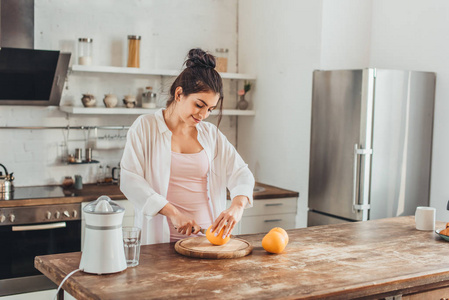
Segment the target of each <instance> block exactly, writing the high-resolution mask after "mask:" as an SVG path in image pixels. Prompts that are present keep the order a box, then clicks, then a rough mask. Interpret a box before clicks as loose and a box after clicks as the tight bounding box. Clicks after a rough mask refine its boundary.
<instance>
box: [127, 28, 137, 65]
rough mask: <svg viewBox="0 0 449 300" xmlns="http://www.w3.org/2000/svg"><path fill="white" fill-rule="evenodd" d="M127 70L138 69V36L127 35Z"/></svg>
mask: <svg viewBox="0 0 449 300" xmlns="http://www.w3.org/2000/svg"><path fill="white" fill-rule="evenodd" d="M127 66H128V67H129V68H140V35H128V64H127Z"/></svg>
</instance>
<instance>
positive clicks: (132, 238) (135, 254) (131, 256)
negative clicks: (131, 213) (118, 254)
mask: <svg viewBox="0 0 449 300" xmlns="http://www.w3.org/2000/svg"><path fill="white" fill-rule="evenodd" d="M140 237H141V233H140V228H139V227H123V247H125V258H126V265H127V266H128V268H129V267H135V266H137V265H138V264H139V256H140V240H141V239H140Z"/></svg>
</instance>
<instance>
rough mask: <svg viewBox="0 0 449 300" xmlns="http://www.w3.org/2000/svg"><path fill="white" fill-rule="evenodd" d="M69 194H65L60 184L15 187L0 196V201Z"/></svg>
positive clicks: (55, 196)
mask: <svg viewBox="0 0 449 300" xmlns="http://www.w3.org/2000/svg"><path fill="white" fill-rule="evenodd" d="M66 196H71V193H70V195H65V194H64V192H63V189H62V187H61V186H57V185H52V186H26V187H15V188H14V191H13V192H12V193H10V194H6V195H5V194H3V195H2V196H0V201H8V200H19V199H40V198H59V197H66Z"/></svg>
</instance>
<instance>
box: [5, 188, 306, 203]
mask: <svg viewBox="0 0 449 300" xmlns="http://www.w3.org/2000/svg"><path fill="white" fill-rule="evenodd" d="M18 189H20V187H19V188H18ZM61 189H62V188H61ZM67 194H68V196H66V197H48V198H37V199H36V198H34V199H18V200H1V201H0V208H3V207H19V206H34V205H50V204H67V203H81V202H89V201H93V200H96V199H97V198H98V197H100V196H101V195H108V196H109V197H110V198H111V199H112V200H123V199H126V197H125V195H123V193H122V192H121V191H120V188H119V186H117V185H96V184H84V185H83V189H81V190H75V189H71V190H69V191H68V193H67ZM298 196H299V193H298V192H294V191H289V190H285V189H281V188H277V187H274V186H271V185H267V184H263V183H256V190H255V192H254V199H255V200H260V199H273V198H287V197H298ZM228 197H229V195H228Z"/></svg>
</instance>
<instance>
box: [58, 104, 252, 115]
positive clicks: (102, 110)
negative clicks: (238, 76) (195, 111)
mask: <svg viewBox="0 0 449 300" xmlns="http://www.w3.org/2000/svg"><path fill="white" fill-rule="evenodd" d="M59 109H60V110H61V111H63V112H66V113H68V114H74V115H143V114H154V113H155V112H156V111H158V110H159V108H154V109H148V108H139V107H137V108H126V107H114V108H107V107H81V106H60V107H59ZM217 114H218V112H217V111H213V112H212V115H217ZM223 115H224V116H254V115H256V113H255V111H254V110H238V109H223Z"/></svg>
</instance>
